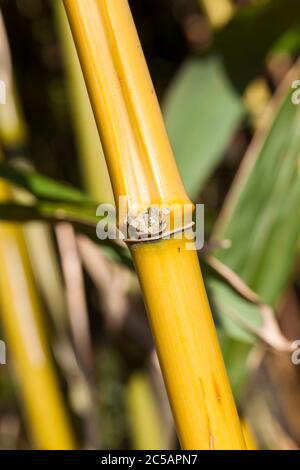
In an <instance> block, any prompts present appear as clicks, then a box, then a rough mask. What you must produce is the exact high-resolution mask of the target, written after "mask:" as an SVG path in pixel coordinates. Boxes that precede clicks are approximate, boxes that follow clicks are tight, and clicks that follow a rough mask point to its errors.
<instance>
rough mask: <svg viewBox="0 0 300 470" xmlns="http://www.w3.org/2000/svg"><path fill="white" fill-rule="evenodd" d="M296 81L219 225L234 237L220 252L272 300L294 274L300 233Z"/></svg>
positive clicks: (253, 151) (249, 158)
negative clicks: (293, 98)
mask: <svg viewBox="0 0 300 470" xmlns="http://www.w3.org/2000/svg"><path fill="white" fill-rule="evenodd" d="M295 76H297V74H295ZM292 81H293V78H292V75H291V74H290V75H289V77H288V79H287V81H286V83H285V85H284V88H285V96H284V99H283V100H282V98H281V96H280V97H277V98H276V99H277V101H279V104H278V105H277V106H276V109H275V111H274V114H273V119H272V123H271V125H270V127H269V129H268V131H267V133H264V134H263V135H258V136H257V137H256V138H255V140H254V142H253V144H252V145H251V147H250V149H249V151H248V154H247V155H246V157H245V159H244V162H243V164H242V167H241V169H240V172H239V174H238V176H237V178H236V181H235V183H234V185H233V188H232V191H231V195H230V196H229V197H228V199H227V201H226V202H225V206H224V210H223V212H222V213H221V216H220V219H219V221H218V223H217V230H216V235H217V236H221V237H222V238H226V239H228V240H230V243H231V247H230V248H229V249H228V250H224V251H222V252H219V254H218V258H219V259H220V260H221V261H222V262H223V263H225V264H227V266H229V267H230V268H231V269H232V270H233V271H235V272H236V273H237V274H238V275H239V276H240V277H241V278H242V279H243V280H244V281H245V282H246V283H247V284H248V285H249V286H250V287H251V288H252V289H253V290H254V291H255V292H256V293H257V294H258V295H259V296H260V297H261V298H262V299H263V300H264V301H265V302H267V303H269V304H271V305H274V304H276V302H277V301H278V299H279V298H280V296H281V295H282V293H283V291H284V289H285V287H286V285H287V283H288V281H289V279H290V277H291V275H292V272H293V269H294V267H295V260H296V255H297V250H298V240H299V235H300V172H299V150H300V107H299V106H296V105H294V104H293V103H292V100H291V91H290V90H291V89H290V86H291V83H292ZM287 87H288V88H289V91H288V92H286V88H287Z"/></svg>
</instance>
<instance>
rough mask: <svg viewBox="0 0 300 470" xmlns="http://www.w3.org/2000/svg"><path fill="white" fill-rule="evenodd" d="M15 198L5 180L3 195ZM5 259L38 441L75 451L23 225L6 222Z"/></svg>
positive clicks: (16, 351) (9, 307)
mask: <svg viewBox="0 0 300 470" xmlns="http://www.w3.org/2000/svg"><path fill="white" fill-rule="evenodd" d="M9 196H10V190H9V188H8V186H7V185H6V184H5V183H4V182H2V181H1V182H0V199H1V200H2V201H3V200H5V199H7V198H8V197H9ZM0 263H1V270H0V301H1V310H0V311H1V315H2V322H3V325H4V330H5V333H6V338H7V344H8V351H9V353H10V354H11V356H12V359H13V364H14V368H15V371H16V374H17V378H18V380H19V384H20V390H21V394H22V397H23V399H24V405H25V410H26V417H27V420H28V422H29V424H30V429H31V433H32V435H33V438H34V441H35V443H36V445H37V447H38V448H40V449H74V448H75V442H74V437H73V435H72V432H71V428H70V423H69V419H68V417H67V414H66V411H65V408H64V405H63V399H62V396H61V393H60V391H59V384H58V381H57V377H56V374H55V369H54V364H53V361H52V359H51V353H50V350H49V346H48V345H47V341H46V337H45V333H44V331H45V325H44V323H43V318H42V315H41V305H40V302H39V299H38V295H37V293H36V290H35V285H34V280H33V274H32V270H31V267H30V261H29V257H28V253H27V249H26V243H25V238H24V234H23V231H22V228H21V227H19V226H16V225H14V224H9V223H3V222H2V223H1V225H0Z"/></svg>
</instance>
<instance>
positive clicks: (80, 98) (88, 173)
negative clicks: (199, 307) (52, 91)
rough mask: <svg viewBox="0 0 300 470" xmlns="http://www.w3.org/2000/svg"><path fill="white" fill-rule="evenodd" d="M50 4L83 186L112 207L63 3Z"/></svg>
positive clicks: (87, 98)
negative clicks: (52, 8) (55, 27)
mask: <svg viewBox="0 0 300 470" xmlns="http://www.w3.org/2000/svg"><path fill="white" fill-rule="evenodd" d="M52 3H53V6H54V12H55V18H56V24H57V29H58V33H59V38H60V42H61V45H62V51H63V60H64V63H65V72H66V79H67V89H68V94H69V103H70V110H71V117H72V120H73V126H74V131H75V132H74V135H75V138H76V142H77V147H78V153H79V161H80V168H81V173H82V176H83V183H84V186H85V188H86V189H87V191H88V192H89V193H90V195H91V196H92V197H93V198H94V199H95V200H96V201H99V202H106V203H111V202H113V194H112V189H111V183H110V179H109V175H108V171H107V166H106V163H105V158H104V154H103V150H102V145H101V142H100V138H99V134H98V131H97V126H96V123H95V118H94V114H93V110H92V107H91V103H90V100H89V97H88V93H87V89H86V85H85V82H84V78H83V75H82V71H81V67H80V63H79V59H78V55H77V52H76V48H75V45H74V40H73V37H72V33H71V30H70V25H69V23H68V19H67V16H66V12H65V10H64V6H63V3H62V1H61V0H54V2H52Z"/></svg>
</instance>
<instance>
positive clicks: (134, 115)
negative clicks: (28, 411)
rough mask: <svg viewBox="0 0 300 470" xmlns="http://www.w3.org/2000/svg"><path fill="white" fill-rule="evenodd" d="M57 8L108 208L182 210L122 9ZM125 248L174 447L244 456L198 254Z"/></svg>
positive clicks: (93, 1) (72, 4) (176, 244)
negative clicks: (109, 192) (82, 91)
mask: <svg viewBox="0 0 300 470" xmlns="http://www.w3.org/2000/svg"><path fill="white" fill-rule="evenodd" d="M64 3H65V7H66V11H67V14H68V17H69V21H70V24H71V29H72V31H73V36H74V39H75V43H76V46H77V50H78V53H79V57H80V60H81V65H82V68H83V72H84V75H85V79H86V83H87V88H88V91H89V94H90V98H91V101H92V105H93V109H94V113H95V117H96V122H97V125H98V130H99V132H100V134H101V138H102V143H103V146H104V152H105V156H106V160H107V164H108V169H109V173H110V178H111V181H112V186H113V191H114V195H115V199H116V201H117V202H118V198H119V196H126V198H127V200H128V205H129V209H130V208H131V207H133V206H134V205H135V204H136V203H139V204H141V205H142V206H143V207H151V206H152V205H153V204H164V205H168V204H173V203H177V204H180V205H183V204H185V203H189V199H188V197H187V195H186V193H185V190H184V188H183V185H182V182H181V178H180V176H179V174H178V170H177V167H176V164H175V160H174V157H173V153H172V149H171V146H170V144H169V140H168V137H167V134H166V130H165V127H164V123H163V119H162V116H161V112H160V108H159V104H158V101H157V98H156V95H155V92H154V89H153V85H152V82H151V78H150V76H149V72H148V69H147V66H146V62H145V59H144V56H143V52H142V49H141V45H140V42H139V39H138V36H137V33H136V30H135V26H134V23H133V20H132V16H131V13H130V9H129V6H128V2H127V1H126V0H101V1H97V0H85V1H82V0H64ZM179 112H180V110H179ZM130 247H131V253H132V256H133V260H134V263H135V265H136V269H137V272H138V275H139V279H140V283H141V286H142V290H143V293H144V298H145V303H146V306H147V310H148V315H149V319H150V323H151V327H152V330H153V334H154V338H155V341H156V347H157V350H158V355H159V359H160V364H161V367H162V371H163V374H164V380H165V383H166V387H167V390H168V394H169V399H170V403H171V406H172V409H173V414H174V417H175V421H176V426H177V431H178V435H179V439H180V441H181V445H182V447H183V448H184V449H244V448H245V442H244V438H243V434H242V430H241V426H240V423H239V418H238V415H237V412H236V408H235V404H234V401H233V397H232V393H231V390H230V386H229V383H228V379H227V375H226V371H225V367H224V363H223V359H222V355H221V352H220V348H219V344H218V340H217V335H216V331H215V327H214V324H213V320H212V316H211V312H210V308H209V303H208V300H207V296H206V292H205V288H204V284H203V280H202V275H201V271H200V267H199V263H198V259H197V254H196V251H190V250H187V249H186V243H185V240H184V239H183V240H177V239H170V240H160V241H158V242H145V243H136V244H133V245H130Z"/></svg>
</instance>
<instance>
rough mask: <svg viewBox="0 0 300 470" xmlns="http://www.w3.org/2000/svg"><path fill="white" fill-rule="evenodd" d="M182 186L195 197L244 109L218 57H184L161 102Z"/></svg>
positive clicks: (222, 153) (219, 157)
mask: <svg viewBox="0 0 300 470" xmlns="http://www.w3.org/2000/svg"><path fill="white" fill-rule="evenodd" d="M163 109H164V116H165V122H166V126H167V130H168V133H169V136H170V139H171V143H172V145H173V148H174V151H175V156H176V160H177V163H178V166H179V170H180V172H181V175H182V178H183V180H184V183H185V186H186V189H187V191H188V193H189V194H190V196H191V197H192V198H195V197H196V196H197V194H198V193H199V191H200V190H201V188H202V187H203V185H204V184H205V183H206V181H207V179H208V177H209V176H210V175H211V173H212V172H213V170H214V169H215V167H216V166H217V164H218V163H219V161H220V159H221V158H222V156H223V155H224V152H225V149H226V148H227V146H228V144H229V142H230V139H231V138H232V135H233V133H234V131H235V130H236V129H237V127H238V125H239V123H240V121H241V118H242V116H243V113H244V109H243V104H242V101H241V99H240V97H239V95H238V94H237V93H236V92H235V90H234V88H233V87H232V85H231V83H230V81H229V80H228V79H227V76H226V73H225V72H224V68H223V65H222V62H221V60H220V58H218V57H217V56H213V57H209V58H206V59H194V60H188V61H186V62H185V63H184V64H183V66H182V67H181V69H180V71H179V73H178V75H177V76H176V78H175V80H174V82H173V84H172V85H171V87H170V88H169V90H168V93H167V95H166V97H165V99H164V103H163Z"/></svg>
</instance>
